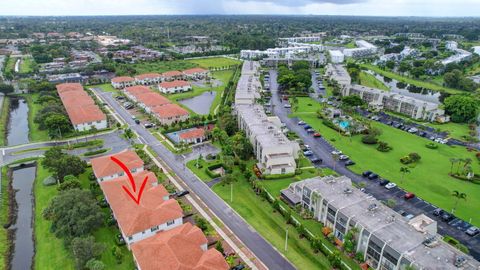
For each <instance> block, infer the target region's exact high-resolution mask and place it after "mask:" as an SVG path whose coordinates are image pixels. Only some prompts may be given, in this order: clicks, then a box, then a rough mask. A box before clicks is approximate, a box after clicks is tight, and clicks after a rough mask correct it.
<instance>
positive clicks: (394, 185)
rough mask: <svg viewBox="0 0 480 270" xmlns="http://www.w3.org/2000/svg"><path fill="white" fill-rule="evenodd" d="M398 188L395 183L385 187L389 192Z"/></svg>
mask: <svg viewBox="0 0 480 270" xmlns="http://www.w3.org/2000/svg"><path fill="white" fill-rule="evenodd" d="M396 186H397V184H395V183H388V184H386V185H385V188H386V189H388V190H390V189H392V188H394V187H396Z"/></svg>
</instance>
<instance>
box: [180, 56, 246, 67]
mask: <svg viewBox="0 0 480 270" xmlns="http://www.w3.org/2000/svg"><path fill="white" fill-rule="evenodd" d="M187 61H188V62H190V63H194V64H196V65H198V66H200V67H202V68H206V69H210V68H225V67H230V66H234V65H238V64H240V63H241V61H239V60H235V59H231V58H226V57H210V58H196V59H189V60H187Z"/></svg>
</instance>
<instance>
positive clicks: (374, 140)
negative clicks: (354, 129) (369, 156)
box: [362, 135, 378, 144]
mask: <svg viewBox="0 0 480 270" xmlns="http://www.w3.org/2000/svg"><path fill="white" fill-rule="evenodd" d="M377 142H378V139H377V137H375V136H372V135H364V136H363V137H362V143H364V144H377Z"/></svg>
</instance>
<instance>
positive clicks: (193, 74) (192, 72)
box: [182, 68, 209, 80]
mask: <svg viewBox="0 0 480 270" xmlns="http://www.w3.org/2000/svg"><path fill="white" fill-rule="evenodd" d="M182 73H183V74H184V75H185V77H186V78H187V79H190V80H201V79H205V78H207V77H208V73H209V71H208V69H203V68H191V69H187V70H184V71H182Z"/></svg>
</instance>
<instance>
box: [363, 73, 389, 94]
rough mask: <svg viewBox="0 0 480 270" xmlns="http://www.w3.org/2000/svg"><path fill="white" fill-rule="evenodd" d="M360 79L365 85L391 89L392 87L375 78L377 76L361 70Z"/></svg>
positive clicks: (386, 89)
mask: <svg viewBox="0 0 480 270" xmlns="http://www.w3.org/2000/svg"><path fill="white" fill-rule="evenodd" d="M359 79H360V84H361V85H363V86H367V87H371V88H377V89H380V90H385V91H390V89H389V88H388V87H387V86H386V85H385V84H384V83H383V82H381V81H379V80H378V79H377V78H375V76H373V75H372V74H369V73H367V72H365V71H362V72H360V75H359Z"/></svg>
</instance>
